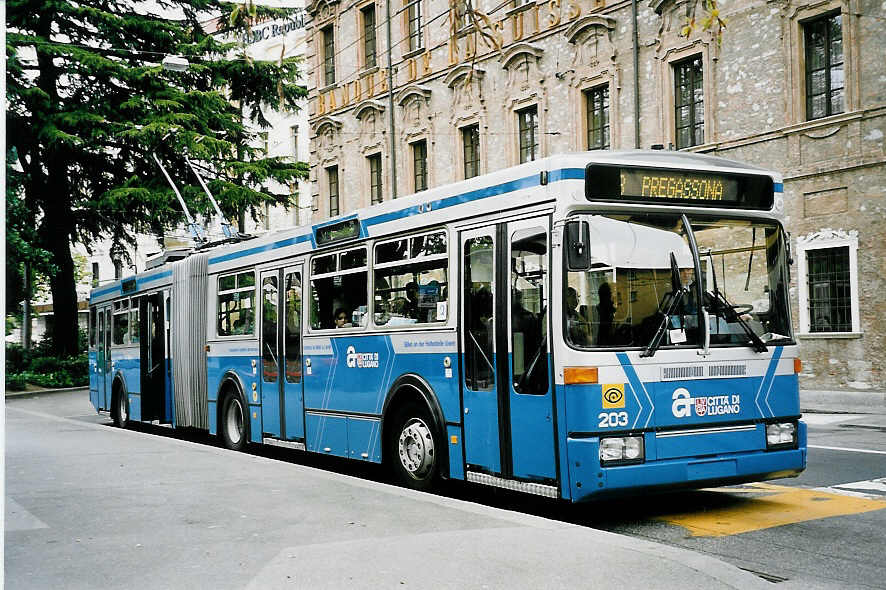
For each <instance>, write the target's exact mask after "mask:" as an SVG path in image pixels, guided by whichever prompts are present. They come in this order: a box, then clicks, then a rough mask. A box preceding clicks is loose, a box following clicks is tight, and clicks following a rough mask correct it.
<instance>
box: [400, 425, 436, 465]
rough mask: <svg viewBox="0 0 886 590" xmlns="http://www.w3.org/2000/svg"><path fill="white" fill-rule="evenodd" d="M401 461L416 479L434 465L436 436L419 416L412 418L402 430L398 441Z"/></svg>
mask: <svg viewBox="0 0 886 590" xmlns="http://www.w3.org/2000/svg"><path fill="white" fill-rule="evenodd" d="M398 451H399V455H400V463H401V464H402V465H403V468H404V469H405V470H406V472H407V473H408V474H409V475H411V476H412V477H414V478H415V479H423V478H424V477H426V476H427V475H428V473H429V472H430V471H431V469H432V468H433V467H434V437H433V435H432V434H431V429H430V428H428V425H427V424H425V423H424V422H423V421H422V420H420V419H419V418H412V419H410V420H409V421H408V422H406V425H405V426H403V430H402V431H401V432H400V439H399V441H398Z"/></svg>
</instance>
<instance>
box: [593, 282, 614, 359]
mask: <svg viewBox="0 0 886 590" xmlns="http://www.w3.org/2000/svg"><path fill="white" fill-rule="evenodd" d="M597 294H598V295H599V296H600V303H598V304H597V318H598V321H599V322H600V324H599V327H598V328H597V345H598V346H607V345H610V344H614V342H613V336H612V333H613V330H612V320H613V318H614V317H615V303H613V301H612V287H610V286H609V283H602V284H600V286H599V287H598V288H597Z"/></svg>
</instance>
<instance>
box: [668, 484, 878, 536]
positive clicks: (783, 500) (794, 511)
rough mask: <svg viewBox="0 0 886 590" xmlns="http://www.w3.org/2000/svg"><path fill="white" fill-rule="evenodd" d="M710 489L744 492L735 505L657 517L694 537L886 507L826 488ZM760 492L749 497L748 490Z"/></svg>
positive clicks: (769, 486)
mask: <svg viewBox="0 0 886 590" xmlns="http://www.w3.org/2000/svg"><path fill="white" fill-rule="evenodd" d="M708 491H717V492H721V493H729V494H734V493H740V494H742V497H741V499H740V500H737V504H736V505H735V506H729V507H725V508H713V509H710V510H706V511H704V512H685V513H680V514H667V515H662V516H659V517H656V520H662V521H665V522H669V523H671V524H675V525H678V526H681V527H684V528H686V529H687V530H688V531H689V532H690V534H692V536H693V537H725V536H727V535H737V534H739V533H747V532H750V531H758V530H762V529H768V528H772V527H777V526H782V525H786V524H793V523H797V522H805V521H809V520H817V519H819V518H828V517H831V516H845V515H847V514H860V513H862V512H871V511H873V510H882V509H884V508H886V501H883V500H871V499H867V498H856V497H852V496H845V495H842V494H833V493H831V492H825V491H822V490H808V489H803V488H792V487H788V486H777V485H772V484H764V483H759V484H752V485H751V486H745V487H742V488H714V489H710V490H708ZM749 493H756V494H758V496H752V497H749V496H748V495H747V494H749Z"/></svg>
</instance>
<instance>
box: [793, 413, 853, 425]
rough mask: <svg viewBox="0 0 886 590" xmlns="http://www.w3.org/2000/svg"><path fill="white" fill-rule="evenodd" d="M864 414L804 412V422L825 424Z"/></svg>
mask: <svg viewBox="0 0 886 590" xmlns="http://www.w3.org/2000/svg"><path fill="white" fill-rule="evenodd" d="M862 416H863V414H803V422H805V423H806V424H809V425H810V426H825V425H828V424H836V423H837V422H846V421H847V420H855V419H856V418H861V417H862Z"/></svg>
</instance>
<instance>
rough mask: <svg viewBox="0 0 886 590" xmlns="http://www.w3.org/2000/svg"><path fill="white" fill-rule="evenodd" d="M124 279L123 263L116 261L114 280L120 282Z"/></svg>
mask: <svg viewBox="0 0 886 590" xmlns="http://www.w3.org/2000/svg"><path fill="white" fill-rule="evenodd" d="M122 278H123V263H122V262H121V261H119V260H115V261H114V280H117V281H119V280H120V279H122Z"/></svg>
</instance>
